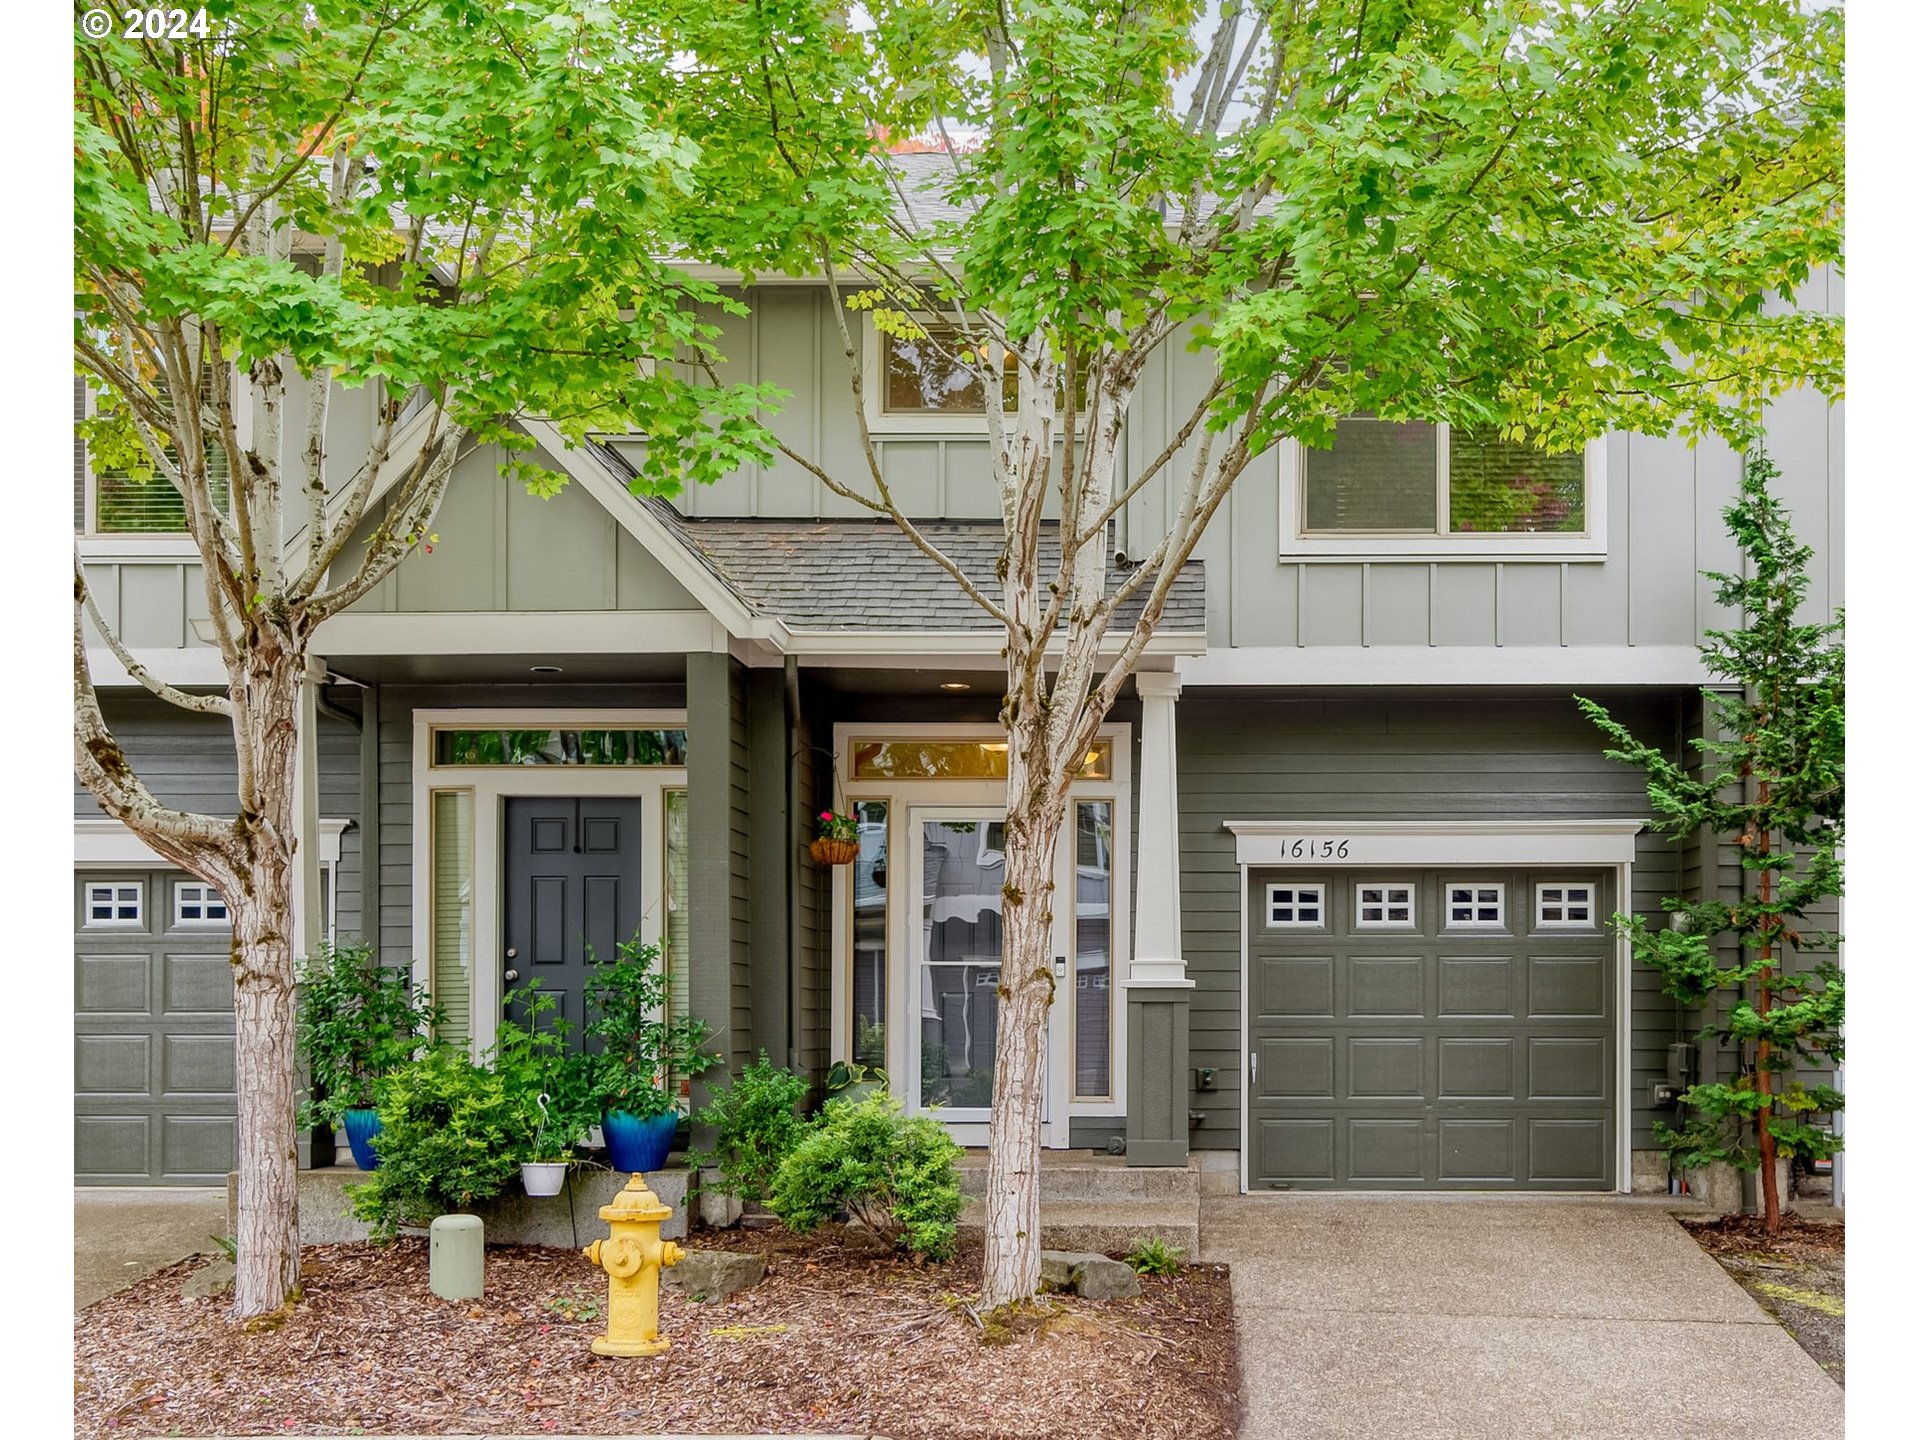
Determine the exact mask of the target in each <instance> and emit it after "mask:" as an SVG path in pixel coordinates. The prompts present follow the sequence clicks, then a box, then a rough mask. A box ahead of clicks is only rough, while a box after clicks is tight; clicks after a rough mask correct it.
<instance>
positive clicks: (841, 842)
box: [807, 810, 860, 865]
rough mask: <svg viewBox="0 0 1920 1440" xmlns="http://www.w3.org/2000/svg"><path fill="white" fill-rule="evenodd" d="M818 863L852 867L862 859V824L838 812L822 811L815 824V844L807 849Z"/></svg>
mask: <svg viewBox="0 0 1920 1440" xmlns="http://www.w3.org/2000/svg"><path fill="white" fill-rule="evenodd" d="M807 849H808V850H809V851H810V852H811V853H812V855H813V858H814V860H815V862H816V863H818V864H821V865H851V864H852V863H853V862H854V861H855V860H858V859H859V858H860V822H859V821H857V820H855V819H854V818H853V816H851V815H842V814H841V813H840V812H839V811H838V810H822V811H821V812H820V814H819V815H818V816H817V817H816V818H815V819H814V822H813V843H812V844H811V845H809V846H808V847H807Z"/></svg>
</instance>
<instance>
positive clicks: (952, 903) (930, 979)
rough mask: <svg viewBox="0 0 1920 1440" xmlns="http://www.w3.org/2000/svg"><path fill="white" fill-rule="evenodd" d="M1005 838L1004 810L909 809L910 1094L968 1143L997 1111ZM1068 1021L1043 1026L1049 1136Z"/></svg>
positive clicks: (1054, 1015) (1057, 1012)
mask: <svg viewBox="0 0 1920 1440" xmlns="http://www.w3.org/2000/svg"><path fill="white" fill-rule="evenodd" d="M1005 833H1006V817H1005V813H1004V812H1003V811H999V810H988V809H978V808H954V807H941V808H937V809H935V808H921V807H915V808H914V809H913V810H912V812H911V820H910V823H909V830H908V834H909V840H910V852H909V864H910V866H911V872H910V876H909V878H910V881H911V884H912V891H913V893H912V900H911V905H910V908H909V911H908V922H907V923H908V953H909V956H910V961H909V964H910V967H911V973H910V975H909V977H908V982H907V998H908V1004H909V1007H910V1008H909V1015H908V1020H909V1024H908V1026H907V1047H908V1048H907V1086H906V1090H907V1093H908V1094H909V1096H910V1097H911V1105H910V1108H912V1109H913V1110H916V1111H917V1110H925V1109H928V1108H930V1107H934V1106H938V1107H939V1110H938V1113H939V1116H940V1118H941V1120H943V1121H945V1122H946V1123H947V1124H949V1125H950V1126H952V1127H954V1129H955V1131H956V1134H957V1135H958V1138H960V1139H961V1141H962V1142H963V1143H967V1144H979V1143H984V1141H985V1138H986V1132H985V1127H986V1124H987V1121H988V1119H989V1117H990V1115H991V1107H992V1104H993V1074H994V1034H995V1029H996V1026H997V1024H998V1020H999V1014H1000V996H999V986H1000V957H1001V937H1002V931H1001V904H1002V902H1001V895H1000V892H1001V887H1002V886H1003V885H1004V884H1005V883H1006V861H1005V857H1004V855H1003V854H1002V849H1003V846H1004V843H1005ZM1063 989H1064V987H1063ZM1060 998H1061V1000H1062V1001H1063V1002H1064V1001H1065V1000H1066V999H1067V997H1066V995H1064V994H1063V995H1062V996H1061V997H1060ZM1066 1014H1067V1005H1066V1004H1065V1003H1056V1004H1055V1005H1054V1007H1053V1009H1052V1011H1051V1013H1050V1015H1049V1020H1048V1034H1047V1048H1048V1078H1047V1112H1046V1113H1047V1124H1048V1126H1049V1127H1051V1124H1052V1121H1053V1118H1054V1116H1055V1115H1057V1114H1058V1113H1060V1112H1059V1107H1058V1106H1057V1105H1056V1104H1055V1103H1054V1098H1055V1097H1054V1095H1053V1091H1054V1089H1055V1088H1056V1084H1057V1083H1058V1081H1059V1078H1060V1077H1057V1076H1055V1075H1054V1074H1053V1073H1052V1072H1053V1068H1054V1067H1053V1064H1052V1057H1053V1056H1054V1055H1057V1054H1061V1053H1064V1049H1063V1043H1064V1035H1063V1034H1062V1033H1060V1032H1061V1031H1062V1030H1063V1028H1064V1024H1065V1020H1066ZM1049 1143H1051V1142H1049Z"/></svg>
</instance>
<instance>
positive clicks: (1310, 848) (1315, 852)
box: [1280, 839, 1353, 860]
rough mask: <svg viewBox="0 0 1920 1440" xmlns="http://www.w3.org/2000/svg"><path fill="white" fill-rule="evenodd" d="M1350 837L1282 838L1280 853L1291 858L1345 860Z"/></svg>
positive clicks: (1350, 841)
mask: <svg viewBox="0 0 1920 1440" xmlns="http://www.w3.org/2000/svg"><path fill="white" fill-rule="evenodd" d="M1352 844H1353V841H1352V840H1350V839H1343V840H1282V841H1281V842H1280V853H1281V854H1283V855H1285V856H1286V857H1287V859H1289V860H1344V859H1346V858H1347V847H1348V846H1350V845H1352Z"/></svg>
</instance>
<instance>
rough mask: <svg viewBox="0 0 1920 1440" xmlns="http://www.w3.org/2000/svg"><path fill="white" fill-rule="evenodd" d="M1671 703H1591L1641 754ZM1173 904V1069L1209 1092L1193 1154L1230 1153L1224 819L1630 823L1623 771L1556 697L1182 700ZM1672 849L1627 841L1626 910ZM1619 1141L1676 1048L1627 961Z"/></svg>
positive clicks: (1232, 1054) (1670, 740)
mask: <svg viewBox="0 0 1920 1440" xmlns="http://www.w3.org/2000/svg"><path fill="white" fill-rule="evenodd" d="M1682 698H1683V697H1679V696H1674V695H1653V696H1648V695H1638V696H1620V697H1609V703H1610V704H1611V705H1612V706H1613V708H1614V712H1615V714H1616V715H1618V716H1619V717H1620V718H1621V719H1623V720H1625V721H1626V722H1627V723H1629V724H1630V725H1632V726H1633V727H1634V730H1635V733H1636V734H1639V735H1642V736H1644V737H1646V738H1647V739H1648V740H1649V742H1650V743H1657V742H1659V741H1660V740H1662V739H1664V740H1665V742H1666V745H1667V746H1668V748H1675V747H1677V746H1678V744H1679V742H1680V728H1679V727H1680V724H1681V720H1682V714H1681V703H1682ZM1176 739H1177V745H1178V752H1179V767H1180V822H1179V823H1180V871H1181V887H1180V909H1181V924H1182V941H1183V949H1184V952H1185V956H1186V962H1187V975H1188V977H1189V978H1190V979H1191V980H1192V981H1193V982H1194V990H1193V996H1192V1002H1191V1023H1190V1056H1189V1059H1190V1062H1191V1064H1192V1065H1194V1066H1196V1067H1198V1066H1212V1067H1214V1069H1215V1070H1216V1071H1217V1083H1218V1086H1219V1088H1218V1089H1217V1090H1215V1091H1212V1092H1208V1093H1198V1092H1196V1093H1194V1094H1193V1095H1192V1096H1191V1102H1192V1108H1193V1109H1194V1110H1195V1111H1197V1112H1198V1113H1200V1114H1201V1115H1202V1116H1203V1119H1202V1121H1201V1123H1200V1124H1199V1126H1198V1127H1197V1128H1195V1129H1194V1130H1193V1132H1192V1137H1193V1146H1194V1148H1195V1149H1228V1150H1231V1149H1238V1148H1239V1145H1240V1094H1241V1089H1240V1087H1241V1084H1242V1076H1243V1074H1244V1068H1245V1067H1244V1065H1243V1063H1242V1061H1243V1057H1242V1055H1241V1052H1240V969H1241V911H1242V909H1243V908H1244V905H1245V900H1244V896H1243V891H1242V886H1241V873H1240V868H1239V866H1238V865H1237V864H1236V863H1235V859H1234V837H1233V836H1232V834H1231V833H1229V832H1228V831H1227V830H1226V829H1224V828H1223V825H1224V822H1226V821H1228V820H1261V819H1300V820H1333V821H1338V820H1370V821H1383V820H1439V819H1456V820H1511V821H1516V822H1518V821H1526V820H1548V819H1628V818H1633V819H1638V818H1645V816H1646V814H1647V802H1646V794H1645V790H1644V788H1643V785H1642V782H1641V780H1640V777H1639V775H1638V772H1636V771H1633V770H1631V769H1629V768H1628V767H1626V766H1624V765H1620V764H1616V763H1614V762H1612V761H1609V760H1607V759H1605V758H1604V757H1603V756H1602V755H1601V753H1600V752H1601V740H1600V736H1599V732H1598V731H1596V730H1595V729H1594V728H1593V727H1592V726H1591V725H1589V724H1588V723H1587V721H1586V720H1585V719H1584V718H1583V717H1582V716H1581V715H1580V714H1579V712H1578V711H1577V710H1575V708H1574V705H1573V701H1572V699H1571V697H1569V696H1566V695H1556V696H1551V697H1528V698H1511V699H1508V698H1498V697H1485V698H1475V699H1471V700H1458V699H1426V698H1398V697H1395V698H1389V697H1381V698H1356V699H1348V698H1341V699H1301V700H1278V699H1269V698H1252V697H1249V698H1222V697H1215V696H1203V695H1200V694H1197V693H1196V692H1193V691H1189V692H1188V693H1187V695H1186V696H1184V697H1183V698H1182V699H1181V701H1180V703H1179V706H1178V728H1177V732H1176ZM1682 860H1683V855H1682V852H1681V850H1680V847H1678V846H1676V845H1674V844H1673V843H1672V842H1670V841H1667V840H1663V839H1661V838H1660V837H1658V836H1656V835H1653V834H1651V833H1650V832H1643V833H1642V834H1641V835H1640V837H1639V839H1638V841H1637V844H1636V847H1635V858H1634V864H1633V894H1632V897H1631V904H1632V908H1633V910H1634V911H1635V912H1636V913H1639V914H1646V913H1649V912H1652V911H1657V910H1658V908H1659V903H1660V900H1661V898H1662V897H1663V896H1666V895H1671V894H1673V893H1674V891H1675V888H1676V886H1677V885H1678V883H1679V880H1680V873H1681V863H1682ZM1629 987H1630V993H1631V997H1632V999H1631V1021H1632V1026H1631V1038H1630V1083H1631V1092H1630V1095H1629V1103H1630V1107H1631V1108H1630V1113H1631V1116H1632V1148H1634V1149H1636V1150H1638V1149H1647V1148H1651V1147H1652V1145H1653V1133H1652V1121H1653V1119H1654V1115H1653V1113H1652V1112H1650V1111H1649V1110H1648V1109H1647V1106H1646V1100H1647V1087H1648V1085H1649V1084H1650V1082H1652V1081H1653V1080H1655V1079H1659V1078H1664V1076H1665V1074H1666V1047H1667V1045H1668V1043H1669V1042H1670V1041H1672V1040H1674V1039H1679V1038H1683V1037H1682V1035H1681V1034H1680V1033H1679V1031H1680V1017H1679V1016H1678V1015H1677V1013H1676V1009H1675V1006H1674V1002H1673V1001H1672V1000H1670V999H1668V998H1667V997H1666V996H1664V995H1662V994H1661V993H1660V985H1659V977H1658V976H1657V975H1656V974H1655V973H1654V972H1653V971H1652V970H1650V969H1648V968H1647V967H1645V966H1634V967H1633V968H1632V971H1631V973H1630V975H1629Z"/></svg>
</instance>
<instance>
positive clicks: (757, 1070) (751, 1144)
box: [696, 1050, 807, 1203]
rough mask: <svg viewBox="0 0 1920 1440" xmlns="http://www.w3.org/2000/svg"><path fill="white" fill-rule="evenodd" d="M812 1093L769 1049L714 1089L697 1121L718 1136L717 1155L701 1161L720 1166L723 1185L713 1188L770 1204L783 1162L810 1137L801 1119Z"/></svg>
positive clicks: (715, 1145) (805, 1083)
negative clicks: (774, 1059)
mask: <svg viewBox="0 0 1920 1440" xmlns="http://www.w3.org/2000/svg"><path fill="white" fill-rule="evenodd" d="M806 1094H807V1079H806V1077H805V1076H804V1075H796V1074H794V1073H793V1072H792V1071H791V1070H782V1069H781V1068H779V1067H778V1066H777V1065H775V1064H773V1062H772V1061H770V1060H768V1059H767V1052H766V1051H764V1050H762V1051H761V1052H760V1058H759V1060H757V1061H756V1062H754V1063H753V1064H751V1065H749V1066H747V1068H746V1069H744V1070H742V1071H741V1072H740V1078H739V1079H738V1080H735V1081H734V1082H733V1083H732V1084H730V1085H727V1086H724V1087H722V1088H721V1089H718V1090H716V1091H714V1092H713V1098H712V1099H711V1100H709V1101H708V1102H707V1105H706V1107H705V1108H704V1109H702V1110H701V1111H700V1113H699V1115H698V1116H697V1117H696V1118H697V1119H698V1120H699V1121H700V1123H702V1124H704V1125H711V1126H712V1127H713V1129H714V1131H715V1134H716V1139H715V1144H714V1151H713V1154H712V1155H710V1156H707V1155H703V1156H700V1157H697V1158H698V1160H699V1162H700V1163H701V1164H709V1163H710V1164H713V1165H717V1166H718V1167H719V1170H720V1180H719V1183H717V1184H715V1185H712V1186H709V1187H708V1188H709V1189H713V1190H718V1191H719V1192H720V1193H721V1194H723V1195H731V1196H733V1197H735V1198H736V1199H739V1200H750V1201H753V1202H755V1203H758V1202H761V1201H764V1200H765V1199H766V1198H767V1191H768V1189H769V1188H770V1187H771V1186H772V1184H773V1177H774V1175H775V1173H776V1172H777V1171H778V1170H779V1169H780V1162H781V1161H783V1160H785V1159H786V1158H787V1156H788V1155H790V1154H792V1153H793V1150H794V1147H795V1146H797V1145H798V1144H799V1143H800V1140H801V1137H802V1136H803V1135H805V1134H806V1131H807V1122H806V1121H805V1120H803V1119H801V1118H800V1102H801V1101H802V1100H803V1099H805V1098H806Z"/></svg>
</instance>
